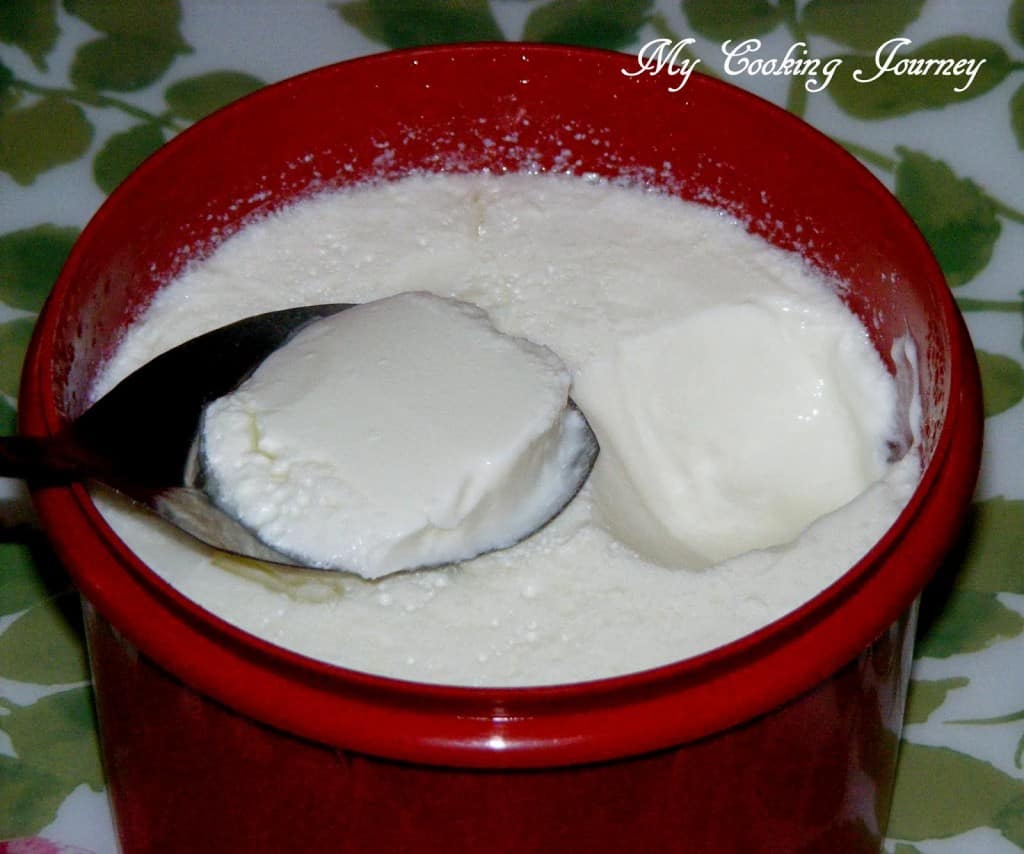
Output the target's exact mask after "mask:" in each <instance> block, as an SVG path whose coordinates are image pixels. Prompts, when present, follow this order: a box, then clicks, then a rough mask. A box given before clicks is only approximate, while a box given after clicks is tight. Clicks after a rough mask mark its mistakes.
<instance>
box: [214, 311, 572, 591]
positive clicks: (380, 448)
mask: <svg viewBox="0 0 1024 854" xmlns="http://www.w3.org/2000/svg"><path fill="white" fill-rule="evenodd" d="M569 386H570V374H569V371H568V370H567V369H566V367H565V366H564V365H563V364H562V362H561V360H560V359H559V358H558V357H557V356H556V355H555V354H554V353H553V352H552V351H551V350H549V349H547V348H546V347H542V346H539V345H537V344H534V343H532V342H530V341H528V340H526V339H524V338H516V337H513V336H510V335H505V334H503V333H501V332H499V331H498V330H497V329H496V328H495V327H494V325H493V324H492V323H491V321H490V319H489V318H488V316H487V315H486V313H485V312H484V311H482V310H481V309H479V308H477V307H476V306H474V305H471V304H470V303H467V302H462V301H459V300H453V299H445V298H442V297H439V296H435V295H433V294H428V293H404V294H399V295H398V296H394V297H389V298H385V299H381V300H377V301H375V302H371V303H366V304H363V305H359V306H356V307H353V308H350V309H347V310H345V311H342V312H340V313H339V314H335V315H333V316H331V317H328V318H325V319H323V320H319V321H317V322H315V323H313V324H311V325H310V326H308V327H305V328H304V329H302V330H300V331H299V332H298V333H297V334H296V335H295V336H294V337H293V338H292V339H291V340H290V341H289V342H288V343H286V344H285V345H284V346H283V347H282V348H280V349H279V350H277V351H275V352H274V353H273V354H271V356H270V357H269V358H267V359H266V360H265V361H264V362H263V363H261V365H260V366H259V367H258V368H257V370H256V371H255V372H254V373H253V374H252V376H251V377H249V378H248V379H247V380H246V381H245V382H244V383H242V384H241V385H240V386H239V387H238V388H237V389H236V390H235V391H234V392H232V393H231V394H229V395H226V396H224V397H222V398H220V399H219V400H216V401H214V402H213V403H212V404H211V405H210V406H209V407H208V408H207V410H206V412H205V414H204V418H203V423H202V426H201V437H200V458H201V460H202V468H203V472H204V477H205V480H206V488H207V490H208V491H209V492H210V493H211V495H212V496H213V498H214V500H215V502H216V503H217V504H219V505H220V506H221V507H222V508H223V509H225V510H226V511H227V512H229V513H231V514H232V515H233V516H235V517H236V518H238V519H239V520H240V521H241V522H242V523H243V524H245V525H246V526H247V527H249V528H250V529H251V530H253V531H254V532H256V534H257V535H258V536H259V537H260V538H261V539H262V540H263V541H264V542H266V543H267V544H268V545H270V546H272V547H274V548H275V549H277V550H278V551H279V552H281V553H282V554H284V555H286V556H290V557H292V558H294V559H296V560H298V561H301V562H302V563H303V564H304V565H308V566H316V567H322V568H331V569H344V570H347V571H350V572H354V573H357V574H359V575H362V576H364V577H366V578H377V577H380V576H383V575H387V574H390V573H393V572H397V571H400V570H403V569H410V568H416V567H423V566H433V565H440V564H445V563H451V562H457V561H461V560H466V559H468V558H471V557H474V556H476V555H478V554H480V553H482V552H485V551H491V550H493V549H495V548H504V547H507V546H509V545H512V544H513V543H515V542H518V541H519V540H520V539H522V538H523V537H524V536H526V535H527V534H529V533H531V532H532V531H533V530H534V529H536V528H537V527H539V526H540V525H542V524H543V523H544V522H545V521H546V520H547V519H548V518H549V517H550V516H551V515H552V514H554V513H555V512H557V510H558V509H559V507H560V506H561V505H562V504H563V503H564V501H565V500H566V499H567V497H569V496H568V495H567V494H566V483H567V480H568V481H569V482H572V481H571V479H572V478H574V477H578V466H579V465H580V464H581V457H583V456H585V454H584V453H583V447H584V446H585V445H586V443H588V442H590V441H591V438H590V434H589V430H588V429H587V427H586V423H585V421H584V419H583V417H582V416H581V415H580V413H579V411H578V410H576V409H575V408H573V407H569V406H568V396H569Z"/></svg>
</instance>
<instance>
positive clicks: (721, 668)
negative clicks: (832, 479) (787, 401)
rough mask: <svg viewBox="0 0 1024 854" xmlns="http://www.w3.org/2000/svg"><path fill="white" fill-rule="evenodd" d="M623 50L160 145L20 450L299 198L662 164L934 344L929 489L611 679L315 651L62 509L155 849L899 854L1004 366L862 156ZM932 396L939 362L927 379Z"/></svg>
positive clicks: (221, 127) (115, 729)
mask: <svg viewBox="0 0 1024 854" xmlns="http://www.w3.org/2000/svg"><path fill="white" fill-rule="evenodd" d="M631 67H635V60H633V59H632V58H631V57H628V56H626V55H622V54H613V53H605V52H599V51H587V50H575V49H566V48H559V47H543V46H523V45H475V46H463V47H445V48H431V49H424V50H414V51H407V52H397V53H389V54H383V55H378V56H373V57H369V58H365V59H360V60H356V61H352V62H346V63H342V64H339V65H335V66H331V67H328V68H324V69H320V70H318V71H314V72H311V73H309V74H305V75H302V76H300V77H297V78H294V79H291V80H287V81H285V82H283V83H280V84H278V85H275V86H271V87H269V88H267V89H264V90H262V91H260V92H258V93H256V94H255V95H252V96H250V97H248V98H245V99H244V100H242V101H240V102H238V103H236V104H233V105H232V106H230V107H228V108H226V109H224V110H222V111H220V112H218V113H217V114H215V115H214V116H211V117H210V118H208V119H206V120H204V121H202V122H200V123H199V124H198V125H196V126H195V127H193V128H192V129H190V130H189V131H187V132H185V133H183V134H181V135H180V136H179V137H178V138H176V139H175V140H173V141H172V142H171V143H170V144H168V145H167V146H165V147H164V148H163V149H161V150H160V151H159V152H158V153H157V154H156V155H154V156H153V157H152V158H151V159H150V160H148V161H147V162H146V163H145V164H144V165H143V166H142V167H141V168H140V169H139V170H138V171H136V172H135V173H134V174H133V175H132V176H131V177H130V178H129V179H128V180H127V181H126V182H125V183H124V184H123V185H122V186H121V187H120V188H119V189H118V190H117V191H116V192H115V193H114V194H113V195H112V196H111V197H110V198H109V200H108V201H107V203H106V204H105V205H104V206H103V207H102V209H101V210H100V211H99V212H98V213H97V215H96V216H95V218H94V219H93V221H92V222H91V223H90V224H89V226H88V227H87V228H86V229H85V231H84V232H83V234H82V236H81V238H80V240H79V241H78V244H77V245H76V247H75V249H74V250H73V252H72V254H71V257H70V258H69V260H68V262H67V265H66V267H65V268H64V271H63V273H62V274H61V277H60V279H59V280H58V282H57V284H56V286H55V288H54V290H53V294H52V296H51V298H50V300H49V302H48V303H47V305H46V307H45V309H44V311H43V313H42V316H41V318H40V322H39V324H38V327H37V330H36V334H35V338H34V340H33V342H32V345H31V347H30V353H29V358H28V362H27V365H26V371H25V376H24V382H23V384H22V398H21V402H20V414H21V420H22V427H23V430H24V432H26V433H28V434H40V435H42V434H52V433H55V432H56V431H57V430H58V429H59V428H60V426H61V425H62V424H63V423H64V422H66V421H67V420H68V419H69V418H72V417H74V416H76V415H77V414H79V413H80V412H81V411H82V409H83V408H84V406H85V405H86V398H87V390H88V388H89V386H90V384H91V382H92V381H93V379H94V377H95V375H96V372H97V368H98V366H99V365H100V364H101V363H102V362H103V360H104V358H105V357H106V356H108V355H109V353H110V352H111V350H112V349H113V348H114V347H115V346H116V342H117V341H118V339H119V336H120V334H121V333H122V331H123V329H124V327H125V326H126V324H128V323H129V322H130V321H131V320H132V319H133V318H134V317H135V316H136V315H137V314H138V312H139V311H140V310H141V309H142V308H143V307H144V306H145V305H146V304H147V302H148V301H149V299H150V298H151V296H152V295H153V293H154V292H155V291H156V290H157V289H158V288H159V287H161V285H163V284H164V283H165V282H166V281H167V280H168V279H169V278H170V277H172V276H174V275H175V274H176V273H177V272H179V271H180V270H181V269H182V267H183V265H184V264H185V263H186V262H187V261H188V260H190V259H191V258H193V257H195V256H196V255H201V254H205V253H207V252H209V251H210V250H212V248H214V247H215V246H216V245H217V244H218V243H219V242H220V241H222V240H223V239H224V238H225V237H227V236H228V235H229V234H231V233H232V232H234V231H236V230H237V229H238V228H240V227H242V225H244V223H245V222H246V220H247V219H248V218H250V217H252V216H254V215H258V214H261V213H264V212H266V211H269V210H272V209H275V208H277V207H280V206H281V205H283V204H285V203H287V202H289V201H292V200H294V199H296V198H297V197H299V196H302V195H304V194H307V193H309V192H313V191H316V190H321V189H324V188H330V187H340V186H344V185H347V184H350V183H352V182H355V181H360V180H364V179H366V178H367V177H369V176H373V177H385V178H387V177H393V176H399V175H402V174H405V173H407V172H409V171H410V170H428V171H470V170H485V169H486V170H492V171H504V170H518V169H522V168H524V167H527V166H529V167H530V168H536V169H543V170H554V171H566V170H571V171H573V172H594V173H599V174H602V175H609V176H618V175H622V174H624V173H625V174H629V175H632V176H634V177H636V178H638V179H640V180H644V181H646V182H648V183H650V184H653V185H657V186H660V187H664V188H665V189H666V190H668V191H669V192H672V193H675V194H677V195H679V196H682V197H684V198H688V199H695V200H697V201H701V202H706V203H709V204H715V205H719V206H722V207H724V208H726V209H727V210H729V211H730V212H732V213H733V214H735V215H737V216H739V217H740V218H741V219H742V220H743V221H745V222H746V223H747V224H748V227H749V229H750V230H751V231H753V232H755V233H757V234H760V235H763V236H764V237H765V238H767V239H768V240H770V241H771V242H773V243H775V244H777V245H779V246H781V247H784V248H786V249H796V250H799V251H801V252H802V253H803V254H804V255H805V256H806V257H807V258H808V259H809V260H810V261H811V262H812V263H813V264H814V265H816V266H817V267H819V268H820V269H821V270H823V271H824V272H826V273H827V274H829V275H834V276H838V277H840V278H841V279H843V280H845V281H846V282H848V283H849V290H848V292H847V293H845V294H844V299H846V300H847V302H848V304H849V305H850V306H851V307H852V309H853V310H854V311H855V312H857V314H858V315H860V316H861V317H862V319H863V320H864V321H865V323H866V324H867V325H868V328H869V330H870V333H871V335H872V337H873V339H874V342H875V343H876V345H877V347H878V350H879V352H880V353H882V354H883V356H884V357H885V358H886V359H887V360H888V361H889V364H890V367H891V368H893V369H894V370H896V366H894V365H892V361H891V358H890V357H889V355H888V354H889V353H890V350H891V345H892V343H893V341H894V340H896V339H897V338H899V337H901V336H909V337H910V338H911V339H912V340H913V342H914V344H915V346H916V349H917V353H918V356H919V360H918V361H919V370H918V372H917V374H916V382H917V384H918V391H919V392H920V400H921V406H922V410H923V431H922V447H921V452H922V456H923V461H924V472H923V476H922V478H921V483H920V486H919V488H918V489H917V490H916V492H915V494H914V496H913V497H912V499H911V500H910V502H909V504H908V506H907V507H906V509H905V510H904V512H903V513H902V514H901V515H900V517H899V519H898V520H897V521H896V523H895V524H894V525H893V527H892V528H891V530H890V531H889V532H888V533H887V534H886V535H885V536H884V537H883V538H882V540H881V541H880V542H878V543H877V544H876V545H875V547H874V548H872V549H871V551H870V552H869V553H868V554H867V555H866V556H865V557H864V558H863V559H862V560H861V561H860V562H858V563H857V564H856V565H855V566H853V567H852V568H851V569H850V570H849V572H847V573H846V574H845V575H844V576H843V577H842V578H841V579H840V580H839V581H838V582H836V583H835V584H833V585H831V586H830V587H829V588H828V589H826V590H825V591H824V592H822V593H821V594H820V595H818V596H817V597H815V598H814V599H813V600H812V601H810V602H808V603H807V604H805V605H804V606H802V607H801V608H799V609H798V610H797V611H795V612H794V613H791V614H789V615H787V616H786V617H785V618H783V619H780V620H778V621H777V622H775V623H773V624H772V625H770V626H768V627H766V628H764V629H763V630H761V631H758V632H756V633H754V634H752V635H749V636H747V637H745V638H743V639H741V640H739V641H737V642H735V643H731V644H728V645H727V646H724V647H721V648H719V649H716V650H713V651H711V652H709V653H706V654H704V655H700V656H697V657H694V658H690V659H688V660H685V661H681V662H678V663H675V664H672V665H669V666H665V667H660V668H657V669H653V670H648V671H645V672H641V673H636V674H631V675H628V676H623V677H618V678H614V679H607V680H600V681H595V682H588V683H580V684H572V685H562V686H548V687H537V688H514V689H494V688H482V689H471V688H461V687H446V686H436V685H426V684H416V683H411V682H402V681H398V680H394V679H386V678H381V677H377V676H372V675H367V674H363V673H357V672H354V671H350V670H346V669H343V668H339V667H334V666H330V665H327V664H323V663H319V662H316V661H312V660H309V659H306V658H304V657H302V656H300V655H297V654H295V653H291V652H288V651H285V650H282V649H280V648H277V647H275V646H272V645H270V644H268V643H266V642H263V641H261V640H258V639H256V638H254V637H251V636H249V635H247V634H245V633H244V632H241V631H240V630H238V629H235V628H232V627H231V626H229V625H227V624H226V623H224V622H223V621H221V620H219V619H217V618H216V617H213V616H211V615H210V614H209V613H207V612H205V611H204V610H202V609H201V608H199V607H198V606H196V605H195V604H193V603H191V602H190V601H188V600H186V599H185V598H184V597H182V596H181V595H180V594H178V593H177V592H176V591H174V590H173V589H172V588H170V587H169V586H168V585H167V584H166V583H164V582H163V581H161V580H160V579H159V578H158V577H157V576H156V575H155V574H154V573H153V572H152V571H151V570H149V569H148V568H147V567H146V566H145V565H144V564H143V563H142V562H141V561H139V560H138V559H137V558H136V557H135V556H134V555H133V554H132V553H131V552H130V551H129V550H128V549H127V548H126V547H125V546H124V544H123V543H122V542H121V541H120V540H119V539H118V538H117V536H116V535H115V534H114V533H113V532H112V531H111V529H110V528H109V527H108V526H107V524H106V523H105V522H104V521H103V519H102V518H101V516H100V515H99V514H98V512H97V511H96V509H95V507H94V506H93V504H92V502H91V501H90V499H89V495H88V492H87V491H86V489H85V488H84V487H82V486H81V485H75V486H71V487H50V488H39V489H36V490H35V492H34V496H35V500H36V502H37V506H38V510H39V514H40V516H41V517H42V519H43V521H44V523H45V525H46V526H47V528H48V530H49V532H50V534H51V536H52V538H53V541H54V543H55V547H56V548H57V550H58V552H59V553H60V555H61V556H62V558H63V559H64V561H65V562H66V564H67V566H68V569H69V571H70V573H71V575H72V576H73V578H74V580H75V582H76V584H77V585H78V586H79V588H80V590H81V591H82V593H83V595H84V597H85V600H86V602H87V607H86V611H87V628H88V634H89V643H90V655H91V661H92V667H93V673H94V677H95V686H96V694H97V702H98V707H99V715H100V724H101V730H102V738H103V749H104V756H105V761H106V770H107V774H108V777H109V786H110V792H111V796H112V801H113V804H114V809H115V814H116V820H117V825H118V832H119V834H120V837H121V841H122V845H123V846H124V849H125V850H126V851H136V850H138V851H152V850H189V851H198V850H207V849H209V850H216V851H225V850H244V851H262V850H267V851H281V850H329V849H333V850H338V849H346V850H371V848H372V850H383V851H389V850H400V849H405V848H414V849H415V850H432V849H433V848H438V849H441V848H444V850H447V851H453V850H463V849H464V850H467V851H476V850H483V849H486V850H492V851H493V850H510V851H513V850H514V851H523V850H574V849H581V850H582V849H586V850H589V851H595V850H614V851H619V850H654V849H655V848H656V849H657V850H676V849H685V850H715V851H732V850H742V851H754V850H767V849H770V850H785V851H797V850H805V849H806V850H842V851H859V850H877V849H878V847H879V845H880V841H881V838H882V834H883V833H884V827H885V817H886V813H887V810H888V803H889V796H890V792H891V787H892V777H893V768H894V762H895V752H896V747H897V743H898V733H899V730H900V726H901V720H902V710H903V705H904V700H905V695H906V685H907V678H908V667H909V655H910V648H911V644H912V636H913V625H914V614H915V607H914V604H915V601H916V598H917V596H918V594H919V593H920V592H921V590H922V588H923V587H924V585H925V583H926V582H927V580H928V578H929V577H930V575H931V574H932V572H933V571H934V570H935V568H936V567H937V565H938V563H939V561H940V559H941V558H942V556H943V554H944V553H945V552H946V551H947V550H948V549H949V547H950V546H951V544H952V540H953V537H954V536H955V532H956V530H957V527H958V525H959V523H960V521H961V519H962V517H963V514H964V512H965V509H966V508H967V506H968V503H969V501H970V497H971V493H972V490H973V484H974V480H975V476H976V473H977V470H978V464H979V453H980V444H981V423H982V417H981V408H980V394H979V381H978V374H977V366H976V364H975V361H974V356H973V351H972V348H971V346H970V342H969V340H968V337H967V335H966V332H965V329H964V326H963V323H962V319H961V318H960V316H959V314H958V312H957V311H956V308H955V306H954V303H953V301H952V299H951V297H950V294H949V291H948V289H947V287H946V284H945V281H944V279H943V277H942V274H941V272H940V270H939V268H938V267H937V265H936V263H935V261H934V259H933V257H932V255H931V253H930V252H929V250H928V247H927V246H926V245H925V242H924V240H923V239H922V238H921V235H920V234H919V233H918V231H917V229H916V228H915V227H914V225H913V224H912V222H911V221H910V219H909V218H908V217H907V215H906V214H905V213H904V211H903V210H902V209H901V208H900V206H899V205H898V203H897V202H896V201H895V200H894V199H893V197H892V196H891V195H890V194H889V193H888V192H887V191H886V190H885V188H884V187H882V186H881V185H880V184H879V183H878V182H877V181H875V179H874V178H872V177H871V175H870V174H869V173H868V172H867V171H866V170H865V169H863V168H862V167H861V166H860V165H859V164H858V163H857V162H856V161H855V160H854V159H853V158H851V157H850V156H848V155H847V154H846V153H845V152H843V151H842V150H841V149H840V148H838V147H837V146H835V145H834V144H832V143H831V142H830V141H829V140H828V139H826V138H825V137H824V136H822V135H821V134H819V133H817V132H816V131H814V130H813V129H811V128H810V127H808V126H807V125H805V124H803V123H802V122H800V121H798V120H797V119H794V118H792V117H791V116H789V115H788V114H786V113H785V112H783V111H782V110H779V109H777V108H775V107H774V106H772V105H770V104H768V103H766V102H764V101H761V100H759V99H758V98H755V97H753V96H751V95H748V94H746V93H744V92H742V91H740V90H738V89H735V88H733V87H731V86H728V85H726V84H723V83H721V82H718V81H715V80H712V79H709V78H706V77H701V76H697V75H695V76H693V77H692V78H691V79H690V80H689V82H688V83H687V85H686V86H685V88H684V89H682V90H680V91H677V92H672V91H670V87H673V86H674V85H675V82H676V81H675V80H674V79H670V78H667V77H665V76H659V75H643V76H628V75H626V74H624V73H623V69H627V70H628V69H631ZM897 373H898V376H899V379H900V383H899V384H900V386H901V393H902V395H903V398H904V400H903V403H904V405H906V404H907V403H908V401H909V398H910V396H911V392H912V390H913V382H912V381H911V380H912V379H913V377H911V376H909V375H908V374H907V372H906V371H897Z"/></svg>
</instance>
